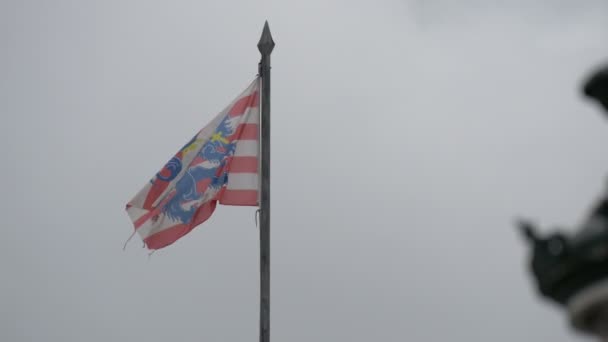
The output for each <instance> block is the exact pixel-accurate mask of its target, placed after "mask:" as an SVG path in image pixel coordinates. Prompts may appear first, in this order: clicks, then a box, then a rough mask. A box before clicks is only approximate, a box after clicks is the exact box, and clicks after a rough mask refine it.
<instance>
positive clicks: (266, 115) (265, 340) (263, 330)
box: [258, 21, 274, 342]
mask: <svg viewBox="0 0 608 342" xmlns="http://www.w3.org/2000/svg"><path fill="white" fill-rule="evenodd" d="M273 48H274V41H273V40H272V36H271V34H270V28H269V27H268V21H266V23H265V24H264V30H263V31H262V36H261V37H260V41H259V43H258V50H260V54H261V55H262V59H261V60H260V65H259V68H260V70H259V73H260V77H261V78H262V99H261V107H262V116H261V124H262V132H261V140H262V144H261V145H262V146H261V164H262V165H261V169H262V170H261V180H262V184H261V196H260V342H269V341H270V54H271V53H272V49H273Z"/></svg>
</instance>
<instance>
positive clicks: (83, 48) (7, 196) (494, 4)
mask: <svg viewBox="0 0 608 342" xmlns="http://www.w3.org/2000/svg"><path fill="white" fill-rule="evenodd" d="M500 3H502V2H500ZM509 3H510V5H504V4H499V2H498V1H481V0H475V1H474V0H467V1H465V0H461V1H449V0H426V1H425V0H420V1H405V0H401V1H398V0H377V1H367V2H364V1H342V0H341V1H324V0H308V1H279V0H263V1H255V2H254V1H166V2H163V1H143V0H138V1H135V0H129V1H124V0H121V1H64V0H58V1H52V2H51V1H25V0H14V1H11V0H4V1H2V2H0V43H1V44H0V48H1V49H2V51H1V53H0V75H1V77H0V113H1V115H2V125H0V133H1V134H0V143H1V144H0V146H2V147H1V151H2V157H3V164H2V167H1V168H0V177H1V179H2V180H3V181H4V186H3V187H4V189H5V191H4V192H3V194H4V196H3V198H2V200H0V208H1V209H0V213H2V217H3V221H4V223H3V231H4V234H3V238H2V242H3V244H2V245H3V246H2V248H0V270H1V272H2V278H1V280H2V281H0V340H2V341H62V342H71V341H87V342H88V341H91V342H96V341H104V342H106V341H149V342H156V341H255V340H256V339H257V334H258V332H257V329H258V300H259V299H258V281H259V280H258V241H257V229H256V228H255V225H254V208H232V207H220V208H219V210H217V211H216V213H215V214H214V215H213V217H212V218H211V219H210V220H209V221H208V222H207V223H205V224H204V225H203V226H201V227H199V228H197V229H196V230H195V231H193V232H192V233H191V234H189V235H188V236H187V237H185V238H183V239H182V240H180V241H179V242H178V243H176V244H175V245H173V246H171V247H169V248H167V249H164V250H161V251H159V252H157V253H156V254H154V255H153V257H152V258H151V259H150V260H148V257H147V254H146V251H145V250H144V249H142V248H141V242H140V241H139V240H138V238H137V237H136V238H134V239H133V241H132V242H131V244H130V245H129V246H128V249H127V250H126V252H123V251H122V245H123V243H124V241H125V240H126V239H127V237H128V236H129V235H130V233H131V231H132V226H131V223H130V221H129V219H128V216H127V215H126V213H125V212H124V205H125V204H126V202H127V201H128V200H129V199H131V198H132V196H133V195H134V194H135V193H136V192H137V191H138V190H139V189H140V188H141V187H142V186H143V184H144V183H145V182H146V181H147V180H148V179H149V178H150V177H151V176H152V175H153V174H154V173H155V172H156V171H157V170H158V169H159V168H160V167H161V166H162V165H163V163H164V162H165V161H166V160H168V158H170V157H171V156H172V155H173V154H174V153H175V152H176V150H177V149H178V148H180V147H181V146H182V145H183V144H184V143H185V142H186V141H187V140H188V139H189V138H190V137H191V136H192V134H193V133H195V132H196V131H197V130H198V129H200V128H201V127H202V126H204V125H205V124H206V123H207V122H208V121H209V120H210V119H211V118H212V117H213V116H214V115H215V114H216V113H217V112H218V111H220V110H221V109H222V108H223V107H224V106H225V105H226V104H228V102H229V101H230V100H231V99H232V98H233V97H234V96H236V95H237V94H238V93H239V92H240V91H241V90H242V89H244V88H245V87H246V86H247V85H248V84H249V82H250V81H251V80H252V79H253V77H254V76H255V74H256V67H257V62H258V59H259V54H258V51H257V49H256V46H255V45H256V43H257V40H258V38H259V34H260V32H261V28H262V25H263V22H264V20H265V19H268V20H269V21H270V25H271V30H272V33H273V35H274V38H275V41H276V43H277V46H276V48H275V50H274V53H273V83H272V85H273V94H272V95H273V107H272V109H273V123H272V128H273V161H272V175H273V184H272V195H273V202H272V206H273V217H272V223H273V226H272V300H271V302H272V324H271V325H272V333H271V334H272V340H273V341H277V342H278V341H290V342H304V341H307V342H308V341H312V340H314V341H328V342H333V341H350V342H358V341H370V340H373V341H395V342H397V341H425V342H426V341H446V340H448V341H497V342H499V341H509V342H512V341H564V342H565V341H586V340H585V339H584V338H582V337H580V336H577V335H575V334H574V333H572V332H571V331H570V330H569V329H568V327H567V324H566V319H565V316H564V315H563V314H562V313H561V312H560V311H558V310H556V308H555V307H554V306H553V305H551V304H549V303H547V302H545V301H541V300H540V299H538V297H537V296H536V293H535V292H534V289H533V287H532V284H531V280H530V278H529V276H528V274H527V270H526V269H525V257H526V253H527V249H526V248H525V247H524V246H523V242H522V241H521V239H520V238H519V236H518V235H517V234H516V232H515V230H514V227H513V225H512V222H513V219H514V218H515V217H517V216H519V215H526V216H530V217H533V218H535V219H537V222H539V223H540V224H542V225H543V226H545V227H552V226H554V225H558V224H564V225H575V224H577V223H578V222H580V220H581V219H582V217H583V216H584V214H585V211H586V210H587V209H588V208H589V206H590V205H591V203H592V202H593V200H594V199H595V198H597V196H598V195H599V192H600V190H601V189H602V188H603V186H604V184H605V183H606V175H607V172H608V168H607V167H606V165H608V163H607V161H608V159H607V158H608V157H607V156H606V153H605V146H607V143H608V121H605V120H603V118H602V117H601V116H600V114H599V109H598V108H597V107H596V106H594V105H593V104H592V103H589V102H586V101H584V100H583V99H582V98H581V96H580V95H579V90H578V89H579V88H578V87H579V84H580V82H581V81H582V80H583V78H584V77H585V76H586V75H587V74H588V72H589V71H590V70H591V69H592V68H593V67H595V66H596V65H597V64H598V63H600V62H603V61H606V60H608V46H607V45H606V41H607V40H608V21H607V20H606V19H607V16H608V4H607V3H606V2H605V1H603V0H589V1H580V0H562V1H555V0H553V1H550V0H544V1H541V0H536V1H533V0H525V1H524V0H518V1H510V2H509Z"/></svg>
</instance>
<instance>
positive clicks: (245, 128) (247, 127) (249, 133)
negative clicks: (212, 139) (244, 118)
mask: <svg viewBox="0 0 608 342" xmlns="http://www.w3.org/2000/svg"><path fill="white" fill-rule="evenodd" d="M258 135H259V128H258V124H251V123H250V124H240V125H238V127H237V128H236V131H235V132H234V134H233V135H232V136H230V141H234V140H258Z"/></svg>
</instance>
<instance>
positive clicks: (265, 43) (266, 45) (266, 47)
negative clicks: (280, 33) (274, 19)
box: [258, 20, 274, 55]
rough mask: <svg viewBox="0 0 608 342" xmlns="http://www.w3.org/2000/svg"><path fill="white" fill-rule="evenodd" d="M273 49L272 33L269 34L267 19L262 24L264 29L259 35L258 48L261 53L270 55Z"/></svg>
mask: <svg viewBox="0 0 608 342" xmlns="http://www.w3.org/2000/svg"><path fill="white" fill-rule="evenodd" d="M272 49H274V40H272V35H271V34H270V27H269V26H268V20H266V23H265V24H264V30H263V31H262V36H261V37H260V41H259V42H258V50H260V53H261V54H262V55H270V53H271V52H272Z"/></svg>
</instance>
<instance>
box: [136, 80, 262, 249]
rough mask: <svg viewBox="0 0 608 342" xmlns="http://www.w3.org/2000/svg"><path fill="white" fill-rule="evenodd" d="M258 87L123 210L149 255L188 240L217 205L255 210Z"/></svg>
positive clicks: (256, 82)
mask: <svg viewBox="0 0 608 342" xmlns="http://www.w3.org/2000/svg"><path fill="white" fill-rule="evenodd" d="M259 85H260V79H259V78H256V79H255V80H254V81H253V82H252V83H251V85H250V86H249V87H248V88H247V89H246V90H245V91H243V92H242V93H241V94H240V95H239V96H238V97H237V98H236V99H235V100H234V101H233V102H232V103H231V104H230V105H229V106H227V107H226V108H225V109H224V110H223V111H222V112H220V113H219V114H218V115H217V116H216V117H215V118H214V119H213V120H212V121H211V122H210V123H209V124H208V125H207V126H205V127H204V128H203V129H201V130H200V131H199V132H198V133H197V134H196V135H195V136H194V137H193V138H192V139H191V140H190V141H189V142H188V143H186V145H184V147H182V148H181V149H180V150H179V151H178V152H177V153H176V154H175V156H173V158H171V159H170V160H169V161H168V162H167V163H166V164H165V166H164V167H163V168H162V169H161V170H160V171H159V172H158V173H157V174H156V175H155V176H154V177H153V178H152V179H151V180H150V181H149V182H148V183H147V184H146V185H145V186H144V188H143V189H141V190H140V191H139V192H138V193H137V195H135V197H134V198H133V199H132V200H131V201H130V202H129V203H128V204H127V208H126V210H127V213H128V215H129V217H130V218H131V221H133V226H134V227H135V231H136V232H137V233H138V234H139V235H140V237H141V238H142V240H143V241H144V243H145V244H146V246H147V247H148V248H149V249H154V250H155V249H160V248H163V247H166V246H168V245H170V244H172V243H174V242H175V241H177V240H178V239H179V238H181V237H182V236H184V235H186V234H188V233H189V232H190V231H191V230H192V229H194V228H195V227H196V226H198V225H199V224H201V223H203V222H205V221H206V220H207V219H208V218H209V217H210V216H211V214H213V211H214V210H215V207H216V205H217V203H218V202H219V203H220V204H224V205H242V206H257V205H258V203H259V195H258V194H259V175H258V169H259V160H260V159H259V156H260V144H259V122H260V114H259V113H260V111H259V88H260V86H259Z"/></svg>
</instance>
